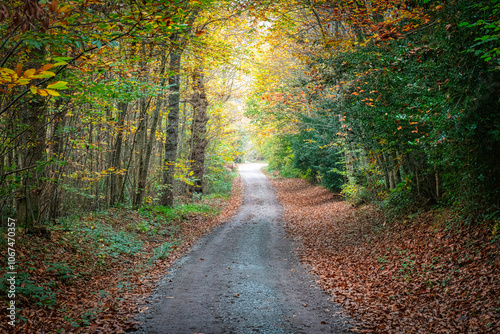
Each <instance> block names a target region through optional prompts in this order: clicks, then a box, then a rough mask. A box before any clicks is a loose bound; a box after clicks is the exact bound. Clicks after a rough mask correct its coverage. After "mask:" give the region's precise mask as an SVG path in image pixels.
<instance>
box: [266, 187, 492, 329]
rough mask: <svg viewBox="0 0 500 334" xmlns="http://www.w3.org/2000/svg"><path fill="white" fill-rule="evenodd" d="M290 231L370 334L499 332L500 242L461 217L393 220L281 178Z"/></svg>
mask: <svg viewBox="0 0 500 334" xmlns="http://www.w3.org/2000/svg"><path fill="white" fill-rule="evenodd" d="M271 182H272V183H273V185H274V187H275V188H276V189H277V193H278V198H279V201H280V202H281V203H282V205H283V207H284V218H285V221H286V227H287V231H288V232H289V233H290V234H291V235H292V236H293V237H294V238H295V239H297V240H298V241H299V243H300V244H301V248H300V253H301V258H302V261H303V262H304V263H306V264H308V265H309V266H310V268H311V271H312V272H313V273H314V274H316V275H317V277H318V283H319V284H320V285H321V287H322V288H323V289H325V290H326V291H327V292H328V293H329V294H331V295H332V297H333V299H334V300H335V301H336V302H338V303H340V304H342V305H343V307H344V308H345V309H346V310H348V311H349V313H350V314H351V315H352V316H354V317H355V318H357V319H359V320H360V321H361V322H362V325H359V326H358V327H357V328H353V329H352V330H353V331H357V332H362V333H494V332H496V333H498V330H499V329H500V275H499V274H500V272H499V271H500V256H499V241H498V237H495V236H494V235H492V233H491V228H489V227H488V226H486V225H480V224H479V225H477V226H471V225H468V226H466V225H463V224H462V225H460V224H455V225H450V224H449V222H450V219H451V218H453V217H452V214H451V213H447V212H444V213H443V212H441V213H440V212H437V211H435V212H425V213H422V214H420V215H418V216H417V217H414V218H412V219H410V218H406V220H403V221H398V222H388V221H387V220H386V219H385V217H384V215H383V214H382V213H381V212H380V211H378V210H377V208H376V207H374V206H370V205H365V206H362V207H358V208H355V207H353V206H351V205H349V204H348V203H347V202H345V201H343V199H342V197H341V196H339V195H338V194H335V193H332V192H330V191H328V190H326V189H324V188H322V187H319V186H314V185H311V184H309V183H308V182H306V181H305V180H302V179H282V178H279V179H271Z"/></svg>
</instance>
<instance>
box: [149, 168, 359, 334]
mask: <svg viewBox="0 0 500 334" xmlns="http://www.w3.org/2000/svg"><path fill="white" fill-rule="evenodd" d="M263 166H264V165H263V164H244V165H240V167H239V170H240V174H241V177H242V181H243V191H244V200H243V205H242V207H241V208H240V210H239V211H238V213H237V215H236V216H235V217H234V218H232V219H231V220H230V221H228V222H227V223H225V224H224V225H222V226H220V227H218V228H217V229H215V230H214V232H212V233H211V234H210V235H208V236H206V237H204V238H202V239H201V240H200V242H198V244H197V245H196V246H194V247H193V249H192V250H191V251H190V252H189V253H188V254H187V255H186V256H185V257H183V258H182V259H180V260H179V261H177V262H175V263H174V264H173V265H172V267H171V269H172V270H171V271H170V272H169V273H168V274H167V276H165V278H164V279H163V280H162V281H161V282H160V283H159V285H158V287H157V288H156V290H155V293H154V294H153V296H152V297H151V299H150V309H149V312H148V313H147V314H146V315H143V316H141V317H140V318H139V320H140V321H141V322H143V325H142V327H141V329H140V331H139V332H140V333H191V334H192V333H205V334H208V333H259V332H260V333H345V332H347V329H348V328H349V327H350V325H349V323H350V320H349V318H348V317H347V316H345V315H344V314H343V313H342V309H341V308H340V307H339V306H337V305H336V304H334V303H333V302H331V301H329V300H328V295H326V294H325V293H324V292H322V291H321V289H320V288H319V287H317V286H316V284H315V279H314V277H312V276H310V275H309V274H308V273H307V270H306V268H305V267H304V266H303V265H302V264H301V263H300V262H299V261H298V258H297V256H296V254H295V247H296V246H295V245H294V243H293V241H292V240H290V239H287V238H286V233H285V230H284V228H283V227H282V226H281V216H282V209H281V206H280V205H279V203H278V201H277V199H276V195H275V191H274V189H273V187H272V186H271V184H270V182H269V181H268V180H267V178H266V177H265V176H264V174H262V173H261V172H260V168H261V167H263Z"/></svg>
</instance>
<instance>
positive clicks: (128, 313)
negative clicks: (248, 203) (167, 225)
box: [0, 177, 242, 333]
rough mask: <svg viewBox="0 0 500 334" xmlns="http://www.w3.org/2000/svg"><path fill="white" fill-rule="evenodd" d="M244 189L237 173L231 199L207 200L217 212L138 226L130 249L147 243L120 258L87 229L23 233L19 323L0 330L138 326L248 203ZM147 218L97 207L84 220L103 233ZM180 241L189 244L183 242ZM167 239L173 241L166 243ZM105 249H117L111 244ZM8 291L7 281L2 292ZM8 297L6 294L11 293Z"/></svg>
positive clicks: (116, 330) (89, 330) (19, 248)
mask: <svg viewBox="0 0 500 334" xmlns="http://www.w3.org/2000/svg"><path fill="white" fill-rule="evenodd" d="M241 189H242V185H241V179H240V178H239V177H238V178H236V179H235V180H234V181H233V191H232V193H231V197H230V199H227V200H226V199H220V198H213V199H208V200H203V201H205V203H206V204H208V205H210V206H213V207H215V208H216V209H218V211H220V212H221V213H220V214H218V215H213V214H212V215H211V214H206V213H203V212H200V213H197V214H194V215H187V216H186V215H181V217H179V220H178V221H177V222H176V223H177V224H178V226H179V228H178V229H175V230H173V231H171V233H168V234H165V235H160V234H156V233H155V234H153V235H151V234H148V233H141V232H145V231H144V230H140V229H139V230H138V233H137V239H130V240H128V242H130V244H128V245H127V246H129V248H128V249H130V247H132V246H134V245H140V250H139V251H136V252H129V253H128V254H127V253H126V252H124V251H123V249H122V250H121V251H122V252H121V253H120V254H118V253H117V254H116V256H106V254H105V252H99V247H100V245H99V243H97V244H96V243H93V242H90V241H89V240H87V239H86V238H85V236H87V235H86V234H84V233H83V232H82V233H81V234H79V233H75V232H74V230H71V229H66V230H65V229H54V230H51V231H50V237H49V238H46V237H43V236H22V237H21V235H19V237H18V241H17V243H16V252H17V256H18V258H17V262H18V264H19V267H18V268H17V272H18V273H22V275H21V276H18V278H19V277H22V279H18V284H19V286H18V287H17V291H16V292H17V293H16V305H18V309H17V320H18V322H17V323H16V326H15V328H14V329H13V328H12V327H11V326H10V325H8V324H7V322H6V321H2V322H0V332H4V333H55V332H57V333H125V332H129V331H133V330H136V326H135V325H136V322H135V321H134V317H135V316H136V314H137V313H142V312H148V307H147V306H144V304H147V298H148V296H149V294H150V293H151V292H152V291H153V289H154V287H155V284H156V283H157V282H159V281H160V280H161V279H162V278H163V276H164V275H165V273H166V272H167V271H168V268H169V267H170V265H171V264H172V263H173V262H174V261H175V260H176V259H178V258H180V257H182V256H183V255H184V254H185V253H186V252H187V251H188V250H189V249H190V247H192V246H193V245H194V244H195V243H196V241H197V240H198V239H199V238H200V237H201V236H203V235H204V234H207V233H209V232H210V231H212V230H213V228H215V227H216V226H218V225H220V224H222V223H223V222H225V221H226V220H228V219H229V218H230V217H231V216H232V215H233V214H234V213H235V212H236V211H237V209H238V208H239V206H240V204H241V201H242V191H241ZM143 222H144V217H141V216H140V214H139V213H138V212H137V211H132V210H127V209H110V210H107V211H105V212H104V213H100V214H93V213H91V214H89V216H88V217H82V218H80V219H79V222H78V223H79V224H82V226H85V228H84V229H83V230H85V233H93V232H96V233H101V231H106V228H107V227H109V226H112V227H113V230H114V231H121V230H123V229H127V228H130V226H139V227H141V226H142V225H141V223H143ZM98 226H101V228H98ZM103 226H104V227H103ZM91 231H92V232H91ZM94 237H95V235H94ZM98 237H99V235H98V236H97V238H98ZM21 238H22V239H21ZM99 240H104V239H98V241H99ZM178 240H182V243H179V242H176V241H178ZM103 242H104V241H103ZM125 242H127V241H125ZM165 245H167V246H169V245H171V246H169V247H162V246H165ZM162 248H166V249H165V254H166V256H165V257H164V258H162V257H158V256H157V254H156V253H155V252H156V251H157V250H158V249H162ZM103 250H108V251H109V250H110V249H109V248H106V247H104V248H103ZM118 251H120V250H118ZM152 259H153V261H151V260H152ZM4 274H5V268H2V269H1V271H0V275H1V276H2V277H3V276H4ZM5 292H6V289H3V287H2V291H1V292H0V294H5ZM1 297H2V299H3V300H7V296H6V295H5V296H4V295H1ZM172 298H173V297H172ZM19 305H20V306H19ZM6 315H7V313H6V307H4V308H2V310H1V311H0V316H1V317H2V318H3V319H7V317H6Z"/></svg>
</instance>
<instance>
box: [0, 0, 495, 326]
mask: <svg viewBox="0 0 500 334" xmlns="http://www.w3.org/2000/svg"><path fill="white" fill-rule="evenodd" d="M0 35H1V36H2V39H1V42H0V138H1V140H0V183H1V187H0V213H1V214H0V217H1V221H0V232H1V234H2V236H1V238H0V247H1V254H2V255H3V256H2V257H1V258H2V263H1V264H0V268H1V270H0V273H1V275H2V281H0V296H1V297H2V298H1V300H2V305H5V307H2V311H1V312H0V314H1V316H2V320H1V323H0V329H2V330H7V331H13V330H15V331H16V332H19V333H28V332H34V333H35V332H40V331H45V332H95V331H96V330H100V331H101V332H123V331H127V330H132V329H134V322H133V321H132V320H131V319H132V318H133V313H134V312H136V311H137V308H134V306H133V305H136V304H137V303H139V302H140V301H141V298H144V296H145V295H146V294H147V293H149V292H150V291H151V289H152V287H153V285H154V282H155V280H158V279H159V277H161V272H162V270H164V269H165V268H167V267H168V266H169V264H170V263H171V262H172V261H174V260H175V259H176V258H178V257H180V256H181V255H182V254H183V253H184V252H186V250H187V249H188V248H189V247H190V246H191V245H192V244H193V243H194V242H195V241H196V240H197V238H198V237H200V236H201V235H203V234H205V233H207V232H208V231H210V230H211V229H212V228H213V227H214V226H216V225H217V224H219V223H221V222H223V221H224V219H225V218H227V217H228V216H230V215H231V214H232V213H234V212H235V210H236V209H237V207H238V205H239V204H240V202H241V185H240V183H239V179H238V177H237V170H236V168H235V164H237V163H244V162H250V161H256V160H265V161H266V162H267V163H268V164H269V165H268V166H267V167H266V173H267V175H268V177H269V178H271V179H272V180H273V184H274V185H275V187H276V189H277V192H278V197H279V199H280V201H281V202H282V204H283V206H284V207H285V212H286V213H285V219H286V220H287V226H288V229H289V231H290V233H291V234H292V235H294V236H295V237H296V238H297V239H299V240H301V242H303V245H304V248H303V250H302V254H303V260H304V261H305V262H307V263H309V264H310V265H311V266H312V268H313V271H314V272H315V273H317V274H318V275H319V281H320V284H321V286H322V287H323V288H325V289H326V290H327V291H329V292H330V293H332V294H334V295H336V296H337V297H336V298H337V302H340V303H342V304H343V305H344V306H345V307H346V309H348V310H349V312H351V314H353V316H354V317H363V318H364V320H366V324H365V325H364V326H360V327H359V328H356V329H353V330H356V331H361V332H394V333H398V332H399V333H401V332H408V333H409V332H429V333H432V332H437V331H436V329H438V330H439V331H442V332H450V333H453V332H470V333H479V332H481V333H482V332H485V333H486V332H492V333H493V332H495V331H497V330H498V329H499V328H500V299H499V297H498V296H500V281H499V277H500V275H499V274H500V255H499V246H500V241H499V234H500V232H499V231H498V230H499V229H500V112H499V110H498V107H499V99H500V1H499V0H484V1H467V0H289V1H285V0H262V1H246V0H221V1H214V0H158V1H152V0H130V1H114V0H71V1H69V0H68V1H66V0H60V1H59V0H52V1H47V0H24V1H17V0H6V1H2V3H0ZM292 193H293V194H296V195H297V196H296V197H292V198H291V197H290V196H291V195H290V194H292ZM299 195H300V196H299ZM299 199H300V200H299ZM313 199H316V200H318V201H316V202H315V201H314V200H313ZM320 199H322V200H323V201H319V200H320ZM12 222H15V224H14V225H15V226H14V227H12V226H13V225H12V224H13V223H12ZM10 232H11V234H9V233H10ZM345 254H353V256H352V258H349V259H347V258H345ZM343 256H344V257H343ZM12 259H13V260H12ZM370 261H371V262H370ZM10 265H13V266H14V267H12V268H15V269H16V272H17V273H18V274H17V277H16V279H17V285H16V307H17V313H16V326H15V329H13V328H12V327H9V325H8V323H7V321H4V319H7V315H8V311H7V310H6V308H7V306H8V305H9V304H8V302H9V298H10V297H9V298H8V296H7V295H8V291H9V290H8V289H9V287H8V282H7V278H8V277H9V275H8V272H9V271H12V268H10V269H9V266H10ZM338 268H341V269H338ZM4 278H5V279H4ZM339 278H340V279H339ZM387 281H391V283H390V284H386V282H387ZM339 282H340V283H339ZM384 282H385V283H384ZM391 284H392V285H391ZM388 287H389V288H390V289H393V290H391V291H392V292H391V291H387V289H388ZM395 291H398V292H397V293H396V292H395ZM82 294H84V295H85V296H88V297H85V298H83V300H82V298H81V296H82ZM417 300H419V301H420V302H421V303H422V304H420V306H416V305H417V304H418V303H417V302H416V301H417ZM4 303H5V304H4ZM134 303H136V304H134ZM422 305H423V306H422ZM437 305H438V306H439V307H438V306H437ZM391 314H392V316H391ZM394 319H396V320H394ZM397 319H399V320H397ZM401 319H403V320H401Z"/></svg>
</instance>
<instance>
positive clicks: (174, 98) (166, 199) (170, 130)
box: [160, 45, 182, 206]
mask: <svg viewBox="0 0 500 334" xmlns="http://www.w3.org/2000/svg"><path fill="white" fill-rule="evenodd" d="M181 57H182V50H181V49H180V48H179V47H178V46H177V45H174V47H173V50H172V51H171V53H170V64H169V69H170V72H171V73H173V74H172V75H171V76H170V77H169V78H168V84H169V85H170V94H169V95H168V107H169V109H170V110H169V113H168V117H167V121H168V124H167V140H166V142H165V156H164V162H163V168H164V170H163V183H164V186H165V189H164V190H163V194H162V196H161V198H160V203H161V205H164V206H173V205H174V168H175V158H176V155H177V145H178V136H179V102H180V97H179V88H180V70H181Z"/></svg>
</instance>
